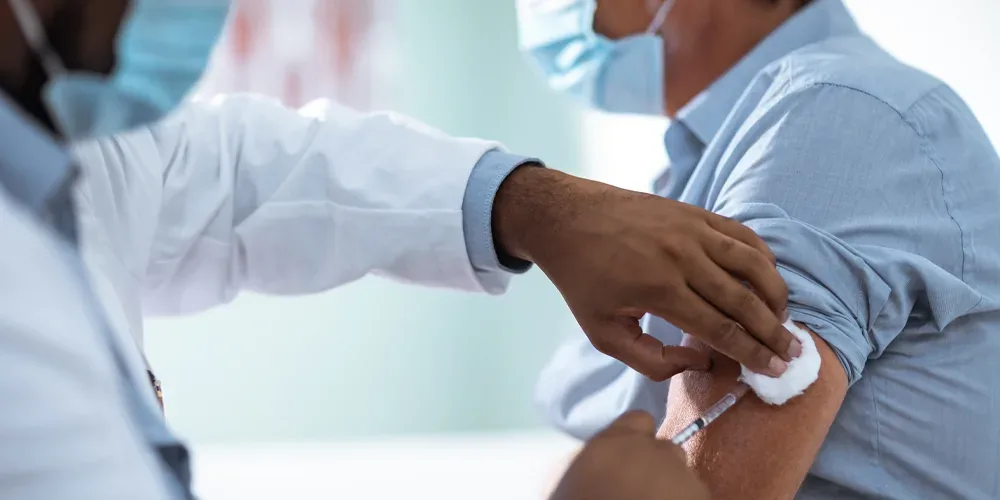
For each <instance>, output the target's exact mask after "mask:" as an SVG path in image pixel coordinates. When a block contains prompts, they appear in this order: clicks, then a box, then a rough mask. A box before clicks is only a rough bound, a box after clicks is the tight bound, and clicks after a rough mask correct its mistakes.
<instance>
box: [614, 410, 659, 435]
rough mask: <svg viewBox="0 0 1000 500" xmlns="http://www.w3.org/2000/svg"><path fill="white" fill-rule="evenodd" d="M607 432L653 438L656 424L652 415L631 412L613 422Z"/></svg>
mask: <svg viewBox="0 0 1000 500" xmlns="http://www.w3.org/2000/svg"><path fill="white" fill-rule="evenodd" d="M606 430H608V431H627V432H635V433H639V434H646V435H648V436H650V437H652V436H653V433H655V432H656V422H655V421H654V420H653V416H652V415H650V414H648V413H646V412H644V411H630V412H626V413H625V414H623V415H622V416H620V417H618V419H616V420H615V421H614V422H611V425H609V426H608V427H607V429H606Z"/></svg>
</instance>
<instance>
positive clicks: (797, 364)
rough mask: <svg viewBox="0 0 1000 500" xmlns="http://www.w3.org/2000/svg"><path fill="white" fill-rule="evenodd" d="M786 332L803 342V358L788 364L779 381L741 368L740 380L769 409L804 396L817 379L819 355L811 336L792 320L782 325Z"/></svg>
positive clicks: (800, 357)
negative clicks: (768, 406) (771, 406)
mask: <svg viewBox="0 0 1000 500" xmlns="http://www.w3.org/2000/svg"><path fill="white" fill-rule="evenodd" d="M785 328H787V329H788V331H789V332H792V334H793V335H795V336H796V337H797V338H798V339H799V341H801V342H802V355H801V356H799V357H798V358H795V359H793V360H792V361H790V362H789V363H788V370H786V371H785V373H783V374H782V375H781V376H780V377H778V378H773V377H768V376H767V375H761V374H759V373H754V372H752V371H750V370H748V369H747V367H745V366H744V367H742V375H741V376H740V380H742V381H743V382H745V383H746V384H747V385H749V386H750V388H751V389H753V392H755V393H756V394H757V397H759V398H760V399H761V401H763V402H765V403H767V404H771V405H783V404H785V403H787V402H788V400H789V399H792V398H794V397H795V396H798V395H800V394H802V393H803V392H805V390H806V388H808V387H809V386H810V385H812V383H813V382H815V381H816V379H817V378H819V365H820V358H819V351H817V350H816V343H815V342H814V341H813V339H812V336H811V335H809V332H807V331H806V330H804V329H802V328H799V326H798V325H796V324H795V323H792V321H791V320H789V321H787V322H785Z"/></svg>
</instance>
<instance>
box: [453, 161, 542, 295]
mask: <svg viewBox="0 0 1000 500" xmlns="http://www.w3.org/2000/svg"><path fill="white" fill-rule="evenodd" d="M529 163H530V164H536V165H541V162H540V161H539V160H537V159H535V158H528V157H525V156H517V155H513V154H509V153H505V152H503V151H501V150H499V149H493V150H490V151H488V152H486V154H484V155H483V157H482V158H480V159H479V162H477V163H476V166H475V167H473V169H472V173H471V174H470V175H469V183H468V184H467V185H466V188H465V197H464V198H463V199H462V228H463V230H464V232H465V247H466V249H467V250H468V252H469V261H470V262H471V263H472V269H473V271H474V272H475V273H476V278H477V279H478V280H479V282H480V284H481V285H482V287H483V289H484V290H486V291H487V292H488V293H492V294H498V293H501V292H503V291H504V290H505V289H506V284H507V282H508V281H509V280H510V274H511V273H524V272H526V271H527V270H528V269H530V268H531V263H530V262H527V261H524V260H521V259H516V258H514V257H511V256H509V255H504V254H503V252H502V251H501V250H500V249H498V248H497V246H496V244H495V242H494V241H493V200H494V199H495V198H496V195H497V191H498V190H499V189H500V185H501V184H503V181H504V179H506V178H507V176H508V175H510V174H511V172H513V171H514V170H515V169H517V168H518V167H521V166H523V165H526V164H529Z"/></svg>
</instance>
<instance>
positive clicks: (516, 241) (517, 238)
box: [492, 164, 597, 264]
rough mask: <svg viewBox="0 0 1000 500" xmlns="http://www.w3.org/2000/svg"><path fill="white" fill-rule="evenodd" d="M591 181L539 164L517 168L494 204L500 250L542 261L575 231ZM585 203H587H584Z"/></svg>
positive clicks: (496, 242) (502, 185)
mask: <svg viewBox="0 0 1000 500" xmlns="http://www.w3.org/2000/svg"><path fill="white" fill-rule="evenodd" d="M590 184H597V183H592V182H590V181H586V180H584V179H580V178H577V177H574V176H571V175H569V174H566V173H564V172H559V171H557V170H552V169H548V168H543V167H541V166H540V165H536V164H526V165H524V166H521V167H518V168H517V169H516V170H514V171H513V172H511V174H510V175H509V176H507V178H506V179H505V180H504V182H503V183H502V184H501V185H500V189H499V190H498V191H497V195H496V198H495V200H494V203H493V214H492V217H493V241H494V244H495V245H496V247H497V249H498V250H499V251H500V252H503V253H505V254H506V255H510V256H511V257H515V258H518V259H522V260H526V261H529V262H534V263H536V264H539V260H544V258H545V255H547V254H548V253H549V252H551V249H552V248H553V247H556V246H558V241H560V240H562V239H564V238H565V237H566V236H567V235H568V234H569V233H571V231H572V226H573V223H574V221H575V220H576V219H577V217H578V216H579V207H581V206H582V205H581V202H584V199H585V198H587V197H588V196H587V195H588V194H589V193H590V192H592V191H594V189H593V187H591V186H589V185H590ZM584 203H585V202H584Z"/></svg>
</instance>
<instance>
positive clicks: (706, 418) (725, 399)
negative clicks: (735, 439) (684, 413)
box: [671, 382, 750, 446]
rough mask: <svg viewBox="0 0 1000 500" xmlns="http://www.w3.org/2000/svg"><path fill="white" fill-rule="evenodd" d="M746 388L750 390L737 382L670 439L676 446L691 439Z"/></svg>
mask: <svg viewBox="0 0 1000 500" xmlns="http://www.w3.org/2000/svg"><path fill="white" fill-rule="evenodd" d="M748 390H750V387H748V386H747V385H746V384H744V383H743V382H739V383H738V384H736V387H734V388H733V390H731V391H729V393H728V394H726V395H725V396H722V399H720V400H719V401H718V402H717V403H715V404H714V405H712V407H711V408H709V409H708V411H706V412H705V413H703V414H702V415H701V417H700V418H698V420H695V421H694V422H692V423H691V425H688V426H687V427H685V428H684V429H682V430H681V431H680V432H678V433H677V435H676V436H674V437H673V438H672V439H671V441H673V443H674V444H675V445H677V446H680V445H682V444H684V443H686V442H687V440H688V439H691V437H692V436H694V435H695V434H697V433H698V431H700V430H702V429H704V428H705V427H708V424H710V423H712V422H714V421H715V419H717V418H719V416H720V415H722V414H723V413H725V412H726V410H728V409H730V408H732V407H733V405H735V404H736V402H737V401H739V400H740V398H742V397H743V396H744V395H746V393H747V391H748Z"/></svg>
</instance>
